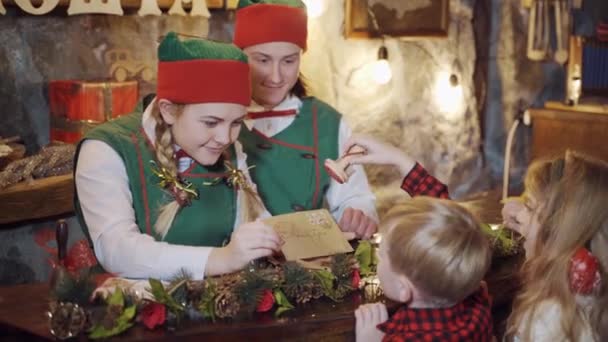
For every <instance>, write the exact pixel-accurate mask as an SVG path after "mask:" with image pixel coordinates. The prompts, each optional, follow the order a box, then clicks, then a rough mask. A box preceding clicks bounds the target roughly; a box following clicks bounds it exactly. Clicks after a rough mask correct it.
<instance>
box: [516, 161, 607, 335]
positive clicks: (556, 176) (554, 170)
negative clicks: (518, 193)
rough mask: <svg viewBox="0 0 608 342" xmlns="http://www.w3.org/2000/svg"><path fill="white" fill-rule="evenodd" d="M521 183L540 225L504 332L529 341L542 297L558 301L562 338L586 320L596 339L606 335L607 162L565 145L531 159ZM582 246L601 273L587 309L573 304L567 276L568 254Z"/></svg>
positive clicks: (577, 331) (575, 332)
mask: <svg viewBox="0 0 608 342" xmlns="http://www.w3.org/2000/svg"><path fill="white" fill-rule="evenodd" d="M525 188H526V190H525V195H528V196H531V197H533V198H535V199H536V201H537V203H538V207H537V208H535V209H534V210H535V211H536V212H535V213H534V215H537V217H538V222H539V228H538V232H537V233H536V240H535V242H534V246H533V253H532V255H530V256H528V257H527V260H526V262H525V263H524V265H523V267H522V272H521V273H522V282H523V289H522V291H521V292H520V293H519V294H518V295H517V297H516V298H515V301H514V303H513V310H512V313H511V316H510V317H509V320H508V323H507V335H506V336H507V338H508V339H513V338H514V337H515V336H517V337H518V338H519V339H520V340H523V341H530V340H531V339H532V335H531V333H532V331H531V325H532V324H531V323H530V322H533V320H534V317H535V316H536V315H535V310H537V308H538V306H539V304H541V302H544V301H546V300H550V301H553V302H555V303H557V304H558V305H559V307H560V313H561V316H560V322H559V324H560V327H561V329H562V332H563V334H564V337H565V338H566V339H567V340H570V341H576V340H578V339H579V338H580V337H581V336H582V334H583V329H584V327H585V326H587V324H589V325H590V326H591V328H592V330H593V333H594V334H597V336H600V338H601V340H604V339H606V338H608V334H607V332H606V331H601V329H604V330H605V329H606V326H607V324H606V323H608V322H607V321H606V319H607V318H608V317H607V315H606V308H608V296H607V294H608V291H607V288H606V284H608V278H607V272H606V271H607V270H608V268H607V267H608V251H607V250H608V210H606V203H607V202H606V200H607V199H608V164H607V163H605V162H603V161H600V160H595V159H592V158H590V157H587V156H584V155H581V154H578V153H575V152H570V151H569V152H566V154H565V157H561V158H556V159H553V160H549V161H547V160H544V161H538V162H535V163H533V164H532V165H531V166H530V168H529V170H528V173H527V175H526V180H525ZM585 246H587V248H588V249H590V251H591V253H592V254H594V255H595V256H596V257H597V258H598V259H599V262H600V273H601V277H602V286H601V288H600V289H599V290H598V291H597V292H596V293H594V294H593V295H594V296H595V298H594V299H593V301H590V302H591V306H592V307H591V308H590V310H589V308H583V307H581V306H580V305H577V302H576V296H575V294H574V293H573V292H572V291H571V289H570V281H569V269H570V259H571V258H572V256H573V255H574V253H575V252H576V251H577V250H578V249H579V248H580V247H585ZM589 312H590V315H589V314H588V313H589ZM602 327H603V328H602Z"/></svg>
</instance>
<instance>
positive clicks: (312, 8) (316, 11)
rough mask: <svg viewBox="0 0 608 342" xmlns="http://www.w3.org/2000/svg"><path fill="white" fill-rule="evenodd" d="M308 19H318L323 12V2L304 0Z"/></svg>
mask: <svg viewBox="0 0 608 342" xmlns="http://www.w3.org/2000/svg"><path fill="white" fill-rule="evenodd" d="M304 4H306V13H307V14H308V17H309V18H318V17H320V16H321V15H322V14H323V13H324V12H325V5H326V4H325V0H304Z"/></svg>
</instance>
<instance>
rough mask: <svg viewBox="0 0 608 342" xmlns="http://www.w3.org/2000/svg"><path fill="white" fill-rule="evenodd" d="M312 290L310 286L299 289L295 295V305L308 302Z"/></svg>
mask: <svg viewBox="0 0 608 342" xmlns="http://www.w3.org/2000/svg"><path fill="white" fill-rule="evenodd" d="M313 288H314V286H313V285H312V284H306V285H304V286H301V287H300V290H299V291H298V292H297V293H296V294H295V296H294V297H295V299H296V303H298V304H304V303H307V302H309V301H310V300H311V299H312V298H313Z"/></svg>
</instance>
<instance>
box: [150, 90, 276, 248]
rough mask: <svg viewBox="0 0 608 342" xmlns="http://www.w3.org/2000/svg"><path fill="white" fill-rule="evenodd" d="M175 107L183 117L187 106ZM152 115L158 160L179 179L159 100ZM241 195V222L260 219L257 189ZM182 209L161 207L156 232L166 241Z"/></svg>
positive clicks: (174, 205) (175, 204)
mask: <svg viewBox="0 0 608 342" xmlns="http://www.w3.org/2000/svg"><path fill="white" fill-rule="evenodd" d="M173 105H174V106H175V113H173V114H174V115H176V116H180V115H182V113H183V111H184V107H185V105H183V104H173ZM151 115H152V117H153V118H154V120H155V121H156V127H155V134H156V140H155V144H154V146H155V155H156V160H157V162H158V164H159V166H160V167H161V168H164V169H165V170H167V171H168V172H169V173H170V174H171V176H173V177H177V176H178V166H177V160H176V158H175V148H174V147H173V146H174V140H173V134H172V132H171V127H170V125H168V124H167V123H166V122H165V120H164V119H163V116H162V115H161V112H160V107H159V105H158V100H157V99H155V100H154V103H153V105H152V111H151ZM227 160H228V159H227ZM240 190H246V189H240ZM239 193H240V194H241V195H240V196H239V198H240V207H241V213H240V214H241V217H240V222H249V221H253V220H255V219H256V218H258V217H259V216H260V215H261V214H262V212H263V211H264V206H263V204H262V201H261V199H260V197H259V195H258V193H257V191H255V188H253V187H251V188H250V189H248V190H246V191H239ZM180 208H181V206H180V204H179V203H178V201H177V200H172V201H171V202H169V203H166V204H164V205H162V206H161V207H160V209H159V214H158V218H157V219H156V223H155V224H154V230H155V231H156V233H157V234H159V235H160V236H161V237H162V239H164V238H165V236H166V235H167V233H168V232H169V229H170V228H171V225H172V224H173V220H174V219H175V216H176V215H177V213H178V212H179V209H180Z"/></svg>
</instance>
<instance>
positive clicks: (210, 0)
mask: <svg viewBox="0 0 608 342" xmlns="http://www.w3.org/2000/svg"><path fill="white" fill-rule="evenodd" d="M0 1H2V3H3V4H4V5H6V6H16V3H15V0H0ZM30 1H31V2H32V5H34V7H38V6H40V5H41V4H42V0H30ZM206 1H207V7H208V8H209V9H224V8H225V7H224V2H225V0H206ZM173 2H174V0H157V3H158V7H159V8H161V9H168V8H169V7H171V5H173ZM69 4H70V0H59V4H58V5H57V7H67V6H69ZM120 4H121V7H122V8H123V9H124V8H139V7H140V6H141V0H121V1H120ZM183 6H184V8H190V7H191V6H192V5H191V4H183Z"/></svg>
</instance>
